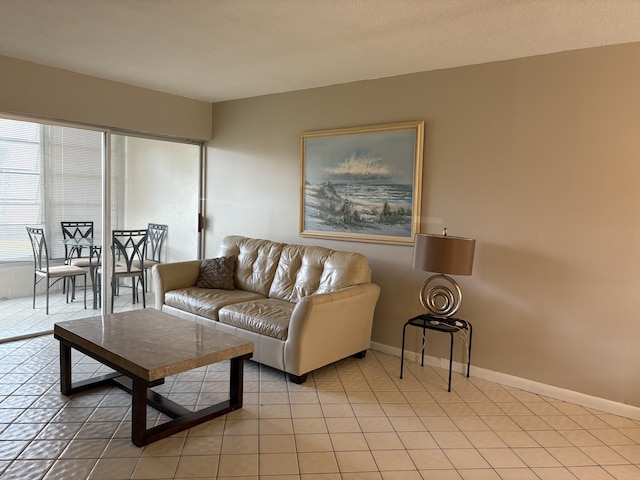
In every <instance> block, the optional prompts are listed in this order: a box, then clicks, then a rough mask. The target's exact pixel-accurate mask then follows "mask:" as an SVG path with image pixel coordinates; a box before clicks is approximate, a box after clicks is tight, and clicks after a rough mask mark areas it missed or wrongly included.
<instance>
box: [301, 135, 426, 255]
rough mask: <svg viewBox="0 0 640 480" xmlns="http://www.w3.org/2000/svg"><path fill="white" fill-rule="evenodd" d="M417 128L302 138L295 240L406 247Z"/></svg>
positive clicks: (414, 198)
mask: <svg viewBox="0 0 640 480" xmlns="http://www.w3.org/2000/svg"><path fill="white" fill-rule="evenodd" d="M422 128H423V122H417V123H411V124H395V125H387V126H381V127H370V128H366V127H365V128H363V129H348V130H346V131H335V130H334V131H327V132H310V133H308V134H303V135H302V141H303V158H302V168H303V177H302V178H303V182H304V183H303V189H302V193H303V198H302V214H301V235H303V236H319V237H330V238H344V239H346V240H361V241H379V242H384V243H411V242H412V241H413V236H414V234H415V233H416V229H417V223H418V220H419V208H420V186H421V184H422V178H421V171H422V168H421V167H422ZM417 210H418V211H417Z"/></svg>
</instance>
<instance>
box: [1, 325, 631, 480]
mask: <svg viewBox="0 0 640 480" xmlns="http://www.w3.org/2000/svg"><path fill="white" fill-rule="evenodd" d="M73 361H74V369H73V371H74V373H77V374H78V375H77V377H75V378H74V380H75V379H77V378H78V377H80V376H92V375H95V374H102V373H104V372H105V370H106V368H105V367H102V366H101V365H99V364H98V363H97V362H95V361H93V360H91V359H89V358H87V357H85V356H83V355H81V354H76V353H74V356H73ZM399 364H400V360H399V358H396V357H393V356H390V355H387V354H382V353H379V352H375V351H369V352H368V354H367V356H366V358H364V359H362V360H356V359H353V358H349V359H346V360H343V361H341V362H338V363H337V364H334V365H330V366H328V367H325V368H323V369H321V370H319V371H316V372H314V373H313V374H312V375H310V376H309V380H308V381H307V382H306V383H305V384H303V385H294V384H292V383H289V382H287V380H286V379H285V376H284V375H283V374H282V373H281V372H278V371H276V370H273V369H271V368H268V367H263V366H260V365H258V364H256V363H253V362H248V364H247V365H246V370H245V384H244V391H245V396H244V407H243V408H242V409H240V410H238V411H236V412H233V413H231V414H229V415H227V416H225V417H221V418H218V419H214V420H211V421H209V422H207V423H205V424H202V425H200V426H198V427H195V428H192V429H190V430H187V431H185V432H182V433H180V434H177V435H174V436H172V437H169V438H167V439H164V440H161V441H159V442H156V443H154V444H151V445H148V446H146V447H144V448H138V447H135V446H134V445H133V444H132V443H131V441H130V411H129V410H130V409H129V402H130V398H129V396H128V394H126V393H124V392H122V391H120V390H119V389H117V388H107V387H104V388H101V389H98V390H91V391H87V392H84V393H81V394H76V395H74V396H72V397H69V398H67V397H64V396H62V395H61V394H60V393H59V386H58V344H57V342H56V341H55V340H54V339H53V338H52V337H51V336H50V335H45V336H40V337H36V338H33V339H28V340H19V341H13V342H7V343H4V344H0V478H2V479H3V480H10V479H20V480H30V479H41V478H44V479H46V480H50V479H62V480H72V479H92V480H93V479H96V480H97V479H108V480H117V479H235V480H241V479H242V480H248V479H283V480H285V479H291V480H293V479H301V480H312V479H313V480H316V479H317V480H338V479H343V480H370V479H371V480H374V479H375V480H383V479H384V480H418V479H424V480H453V479H458V480H459V479H464V480H493V479H495V480H498V479H501V480H532V479H538V480H552V479H555V480H566V479H572V480H575V479H580V480H596V479H597V480H601V479H617V480H630V479H640V468H639V465H640V422H639V421H635V420H630V419H627V418H623V417H617V416H613V415H610V414H606V413H602V412H598V411H594V410H590V409H586V408H583V407H580V406H577V405H573V404H569V403H565V402H561V401H557V400H554V399H551V398H545V397H541V396H539V395H535V394H531V393H528V392H524V391H520V390H516V389H513V388H505V387H503V386H501V385H498V384H495V383H491V382H488V381H485V380H479V379H474V378H471V379H466V378H465V377H463V376H462V375H460V374H454V383H453V391H452V392H451V393H447V391H446V375H447V372H446V371H445V370H441V369H438V368H432V367H428V366H426V367H424V368H422V367H420V366H419V364H417V363H416V362H412V361H408V362H406V363H405V378H404V379H403V380H400V379H399V378H398V377H399V375H398V373H399V366H400V365H399ZM227 368H228V364H227V363H226V362H224V363H220V364H214V365H211V366H208V367H206V368H199V369H196V370H193V371H190V372H185V373H183V374H180V375H177V376H175V377H170V378H168V379H167V382H166V383H165V384H164V385H162V386H160V387H157V389H158V390H161V391H162V392H163V393H165V394H168V395H169V397H170V398H174V399H176V400H177V401H178V402H180V403H182V404H183V405H191V406H195V407H196V408H197V407H199V406H202V405H206V404H210V403H213V402H216V401H218V400H221V399H224V398H226V395H227V391H228V383H227V382H228V373H227ZM472 370H473V367H472ZM151 412H153V410H151V409H150V413H151ZM159 420H164V419H162V418H161V415H159V414H157V413H156V414H155V416H154V417H150V420H149V422H150V424H151V423H154V422H157V421H159Z"/></svg>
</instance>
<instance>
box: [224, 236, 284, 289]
mask: <svg viewBox="0 0 640 480" xmlns="http://www.w3.org/2000/svg"><path fill="white" fill-rule="evenodd" d="M283 247H284V245H283V244H282V243H277V242H272V241H271V240H261V239H256V238H247V237H242V236H239V235H228V236H226V237H224V238H223V239H222V241H221V242H220V248H219V250H218V255H220V256H233V257H235V258H236V269H235V277H234V283H235V286H236V288H239V289H241V290H247V291H249V292H255V293H259V294H261V295H264V296H265V297H266V296H267V295H268V294H269V288H271V282H273V276H274V274H275V271H276V267H277V266H278V261H279V260H280V253H281V252H282V248H283Z"/></svg>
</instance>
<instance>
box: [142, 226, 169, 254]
mask: <svg viewBox="0 0 640 480" xmlns="http://www.w3.org/2000/svg"><path fill="white" fill-rule="evenodd" d="M168 230H169V226H168V225H163V224H161V223H150V224H149V227H148V228H147V231H148V235H149V249H148V250H147V258H148V259H150V260H154V261H156V262H158V263H159V262H161V261H162V260H161V258H160V256H161V254H162V245H163V244H164V240H165V238H166V237H167V231H168Z"/></svg>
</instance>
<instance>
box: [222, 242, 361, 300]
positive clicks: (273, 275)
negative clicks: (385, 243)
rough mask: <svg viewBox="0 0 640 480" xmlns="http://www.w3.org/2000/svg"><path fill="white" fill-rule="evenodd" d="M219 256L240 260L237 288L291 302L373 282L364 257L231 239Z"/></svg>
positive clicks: (317, 249)
mask: <svg viewBox="0 0 640 480" xmlns="http://www.w3.org/2000/svg"><path fill="white" fill-rule="evenodd" d="M218 256H233V257H235V258H236V268H235V275H234V283H235V286H236V288H240V289H242V290H247V291H250V292H256V293H259V294H261V295H265V296H268V297H270V298H277V299H280V300H285V301H288V302H294V303H296V302H298V301H299V300H300V299H301V298H302V297H305V296H307V295H311V294H314V293H329V292H332V291H335V290H339V289H341V288H345V287H348V286H351V285H357V284H360V283H370V282H371V269H370V268H369V262H368V261H367V258H366V257H365V256H364V255H362V254H360V253H354V252H344V251H339V250H331V249H328V248H324V247H316V246H305V245H290V244H284V243H278V242H273V241H271V240H261V239H255V238H247V237H242V236H239V235H229V236H226V237H224V238H223V239H222V241H221V242H220V248H219V250H218Z"/></svg>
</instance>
